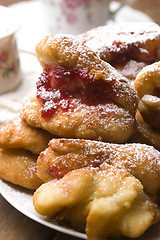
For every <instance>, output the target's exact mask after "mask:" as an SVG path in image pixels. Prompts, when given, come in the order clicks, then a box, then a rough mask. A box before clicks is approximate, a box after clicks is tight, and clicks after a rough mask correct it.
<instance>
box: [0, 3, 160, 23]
mask: <svg viewBox="0 0 160 240" xmlns="http://www.w3.org/2000/svg"><path fill="white" fill-rule="evenodd" d="M23 1H32V0H23ZM17 2H22V0H0V4H1V5H4V6H8V5H10V4H14V3H17ZM119 2H122V0H119ZM130 6H131V7H132V8H133V9H136V10H140V11H142V12H144V13H145V14H147V15H149V16H150V17H151V18H152V19H153V20H154V21H155V22H156V23H158V24H160V16H159V10H160V0H154V1H153V0H134V1H132V2H131V3H130Z"/></svg>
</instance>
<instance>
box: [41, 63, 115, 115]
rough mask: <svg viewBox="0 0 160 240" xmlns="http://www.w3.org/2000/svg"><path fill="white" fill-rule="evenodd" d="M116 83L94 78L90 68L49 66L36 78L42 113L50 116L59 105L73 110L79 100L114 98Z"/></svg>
mask: <svg viewBox="0 0 160 240" xmlns="http://www.w3.org/2000/svg"><path fill="white" fill-rule="evenodd" d="M114 83H115V80H111V81H105V80H103V79H98V80H96V79H94V78H91V77H90V75H89V70H88V69H87V68H83V69H80V68H72V69H68V68H66V67H64V66H58V65H56V66H53V67H48V68H46V69H44V71H43V73H42V74H41V76H40V78H39V81H38V82H37V98H38V99H39V100H40V101H41V103H42V105H43V109H42V112H41V116H42V117H43V118H45V119H46V120H47V119H48V120H49V119H50V118H51V117H52V116H53V115H54V114H55V113H56V112H57V111H58V110H59V109H61V110H62V111H63V112H67V111H73V110H74V108H75V106H76V105H77V103H81V104H87V105H89V106H90V105H98V104H103V103H105V102H106V101H107V100H109V99H113V97H114V91H113V85H114Z"/></svg>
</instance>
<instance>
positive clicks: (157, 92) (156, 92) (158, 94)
mask: <svg viewBox="0 0 160 240" xmlns="http://www.w3.org/2000/svg"><path fill="white" fill-rule="evenodd" d="M154 96H156V97H159V98H160V87H156V88H155V89H154Z"/></svg>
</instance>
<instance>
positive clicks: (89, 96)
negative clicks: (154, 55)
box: [21, 35, 137, 142]
mask: <svg viewBox="0 0 160 240" xmlns="http://www.w3.org/2000/svg"><path fill="white" fill-rule="evenodd" d="M36 54H37V57H38V59H39V61H40V63H41V65H42V66H43V68H44V70H43V73H42V75H41V77H40V80H39V81H38V83H37V89H38V90H37V92H36V91H35V90H33V91H32V92H31V93H29V95H28V96H27V97H26V98H25V100H24V107H23V111H22V115H21V116H22V118H23V119H25V120H26V121H27V123H28V124H29V125H31V126H33V127H38V128H43V129H45V130H47V131H49V132H51V133H52V134H55V135H57V136H61V137H75V138H89V139H101V140H104V141H109V142H125V141H126V140H127V139H128V138H129V137H130V136H131V135H132V134H133V133H134V131H135V120H134V116H135V110H136V108H137V96H136V92H135V90H134V89H133V88H132V87H131V86H130V84H129V83H128V81H127V80H126V79H125V78H124V77H122V76H121V75H120V74H119V73H118V72H117V71H116V70H115V69H114V68H112V67H111V66H110V65H109V64H107V63H105V62H104V61H102V60H100V59H99V58H98V57H97V55H96V54H95V53H94V52H92V51H91V50H90V49H89V48H88V47H86V46H85V45H84V44H81V43H80V42H79V41H77V40H76V38H75V37H73V36H71V35H50V36H47V37H45V38H44V39H42V41H41V42H40V43H39V44H38V45H37V47H36Z"/></svg>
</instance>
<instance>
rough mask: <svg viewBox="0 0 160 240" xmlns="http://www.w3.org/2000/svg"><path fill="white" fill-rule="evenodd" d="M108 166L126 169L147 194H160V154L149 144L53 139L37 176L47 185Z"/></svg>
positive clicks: (44, 154)
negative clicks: (78, 172)
mask: <svg viewBox="0 0 160 240" xmlns="http://www.w3.org/2000/svg"><path fill="white" fill-rule="evenodd" d="M104 162H105V163H108V164H109V165H113V166H116V167H118V168H122V169H126V170H127V171H128V172H129V173H130V174H132V175H133V176H134V177H136V178H138V179H139V180H140V181H141V182H142V184H143V186H144V189H145V191H146V192H147V193H150V194H156V193H157V192H158V191H159V190H160V152H159V151H157V150H156V149H155V148H153V147H152V146H148V145H145V144H110V143H104V142H97V141H91V140H82V139H53V140H51V141H50V143H49V148H47V149H46V150H45V151H44V152H42V153H41V154H40V156H39V157H38V159H37V174H38V176H39V177H40V178H41V179H42V180H43V181H45V182H46V181H49V180H51V179H53V178H58V179H59V178H62V177H63V176H64V175H65V174H67V173H68V172H70V171H72V170H75V169H80V168H82V167H88V166H92V167H99V166H100V165H101V164H102V163H104Z"/></svg>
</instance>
